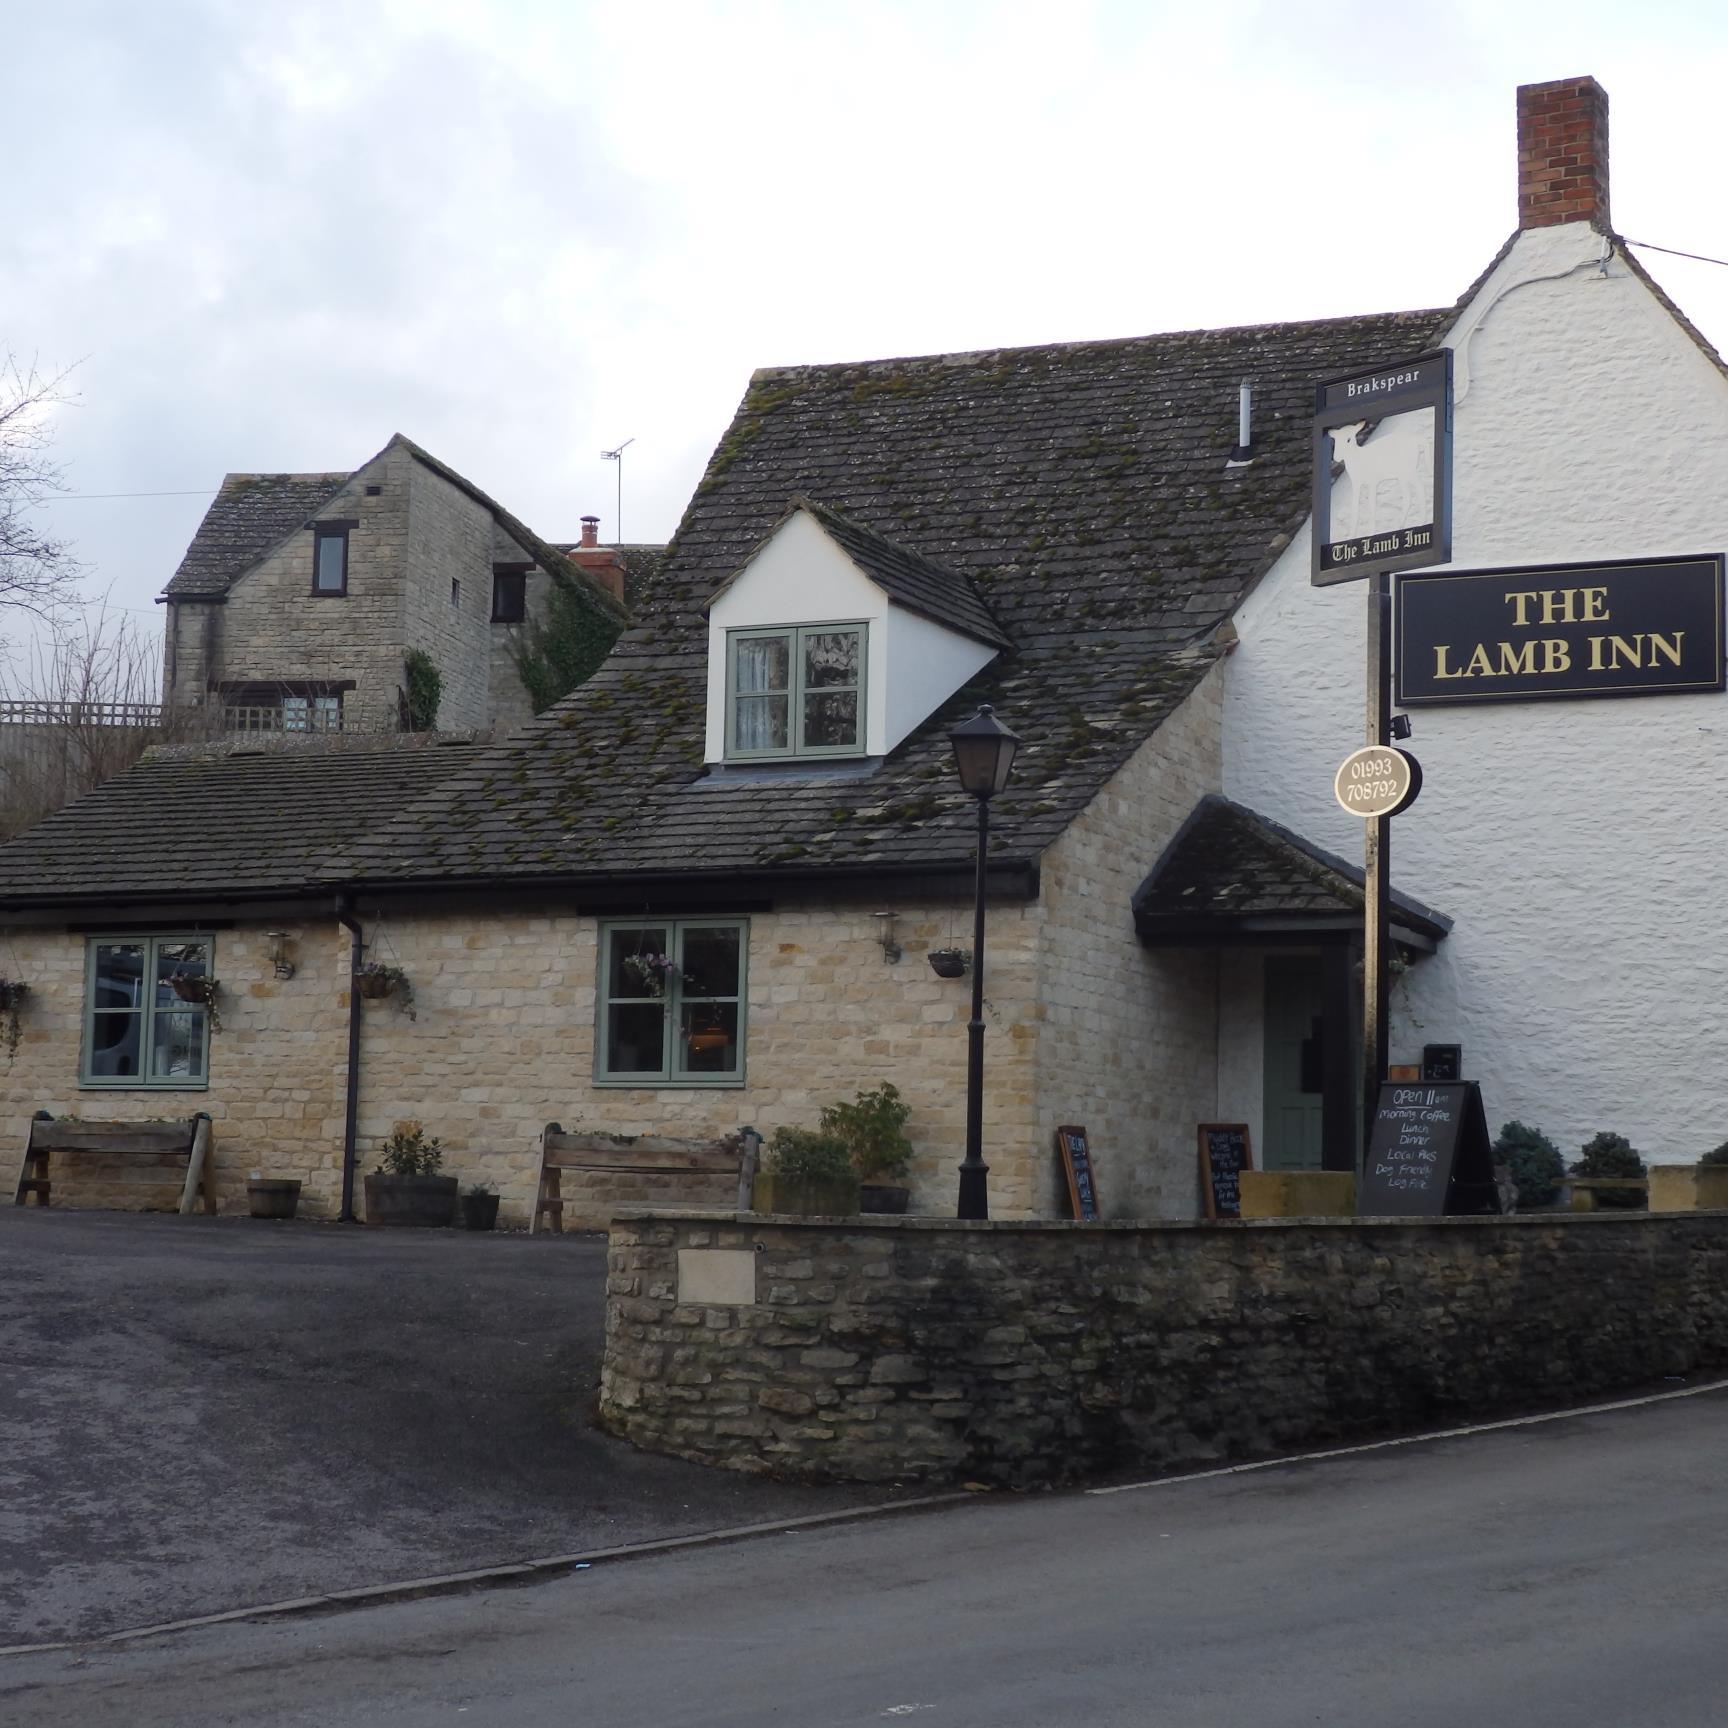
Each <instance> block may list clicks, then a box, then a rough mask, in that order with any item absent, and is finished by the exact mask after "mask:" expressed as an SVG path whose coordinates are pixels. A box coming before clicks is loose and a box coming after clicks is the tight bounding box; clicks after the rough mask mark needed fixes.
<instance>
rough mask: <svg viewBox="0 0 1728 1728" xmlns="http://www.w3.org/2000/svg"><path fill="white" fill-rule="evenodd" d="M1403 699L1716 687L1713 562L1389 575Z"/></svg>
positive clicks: (1717, 595)
mask: <svg viewBox="0 0 1728 1728" xmlns="http://www.w3.org/2000/svg"><path fill="white" fill-rule="evenodd" d="M1397 595H1398V639H1397V687H1398V700H1399V701H1400V702H1401V703H1410V704H1417V703H1423V702H1448V701H1470V700H1476V701H1493V700H1501V701H1507V700H1517V699H1528V698H1532V697H1542V696H1637V695H1657V694H1664V693H1667V694H1672V693H1674V692H1677V691H1685V690H1720V689H1722V688H1723V654H1724V642H1723V626H1722V559H1721V558H1720V557H1719V556H1711V557H1705V558H1675V559H1652V560H1650V561H1648V562H1644V563H1637V564H1602V565H1574V566H1569V567H1567V566H1561V567H1547V568H1541V569H1523V570H1507V571H1483V572H1469V573H1460V574H1455V575H1446V576H1406V577H1402V578H1400V579H1399V581H1398V584H1397Z"/></svg>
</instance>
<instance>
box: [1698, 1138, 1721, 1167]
mask: <svg viewBox="0 0 1728 1728" xmlns="http://www.w3.org/2000/svg"><path fill="white" fill-rule="evenodd" d="M1698 1162H1699V1163H1700V1164H1728V1140H1724V1141H1723V1142H1722V1144H1721V1145H1720V1146H1718V1147H1716V1149H1715V1150H1714V1151H1711V1152H1706V1153H1705V1154H1704V1156H1703V1157H1702V1158H1700V1159H1699V1160H1698Z"/></svg>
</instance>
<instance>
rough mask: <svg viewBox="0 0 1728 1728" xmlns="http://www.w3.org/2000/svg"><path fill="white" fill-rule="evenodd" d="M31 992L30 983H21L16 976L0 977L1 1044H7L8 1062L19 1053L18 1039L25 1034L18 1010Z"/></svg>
mask: <svg viewBox="0 0 1728 1728" xmlns="http://www.w3.org/2000/svg"><path fill="white" fill-rule="evenodd" d="M29 994H30V986H29V985H28V984H21V983H20V982H19V981H18V980H17V979H15V978H0V1044H4V1045H5V1046H6V1060H7V1061H8V1062H10V1061H11V1060H12V1058H13V1057H14V1056H16V1055H17V1054H18V1040H19V1039H20V1038H22V1037H23V1036H24V1032H23V1028H22V1027H21V1026H20V1025H19V1023H18V1011H19V1009H21V1008H22V1007H23V1006H24V998H25V997H26V996H28V995H29Z"/></svg>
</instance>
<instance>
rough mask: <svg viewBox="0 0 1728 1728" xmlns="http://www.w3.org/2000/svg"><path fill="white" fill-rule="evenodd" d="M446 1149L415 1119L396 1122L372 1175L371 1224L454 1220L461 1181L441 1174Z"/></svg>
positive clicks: (368, 1193) (369, 1187) (368, 1183)
mask: <svg viewBox="0 0 1728 1728" xmlns="http://www.w3.org/2000/svg"><path fill="white" fill-rule="evenodd" d="M443 1161H444V1153H443V1151H442V1150H441V1145H440V1142H439V1141H438V1139H437V1138H436V1136H432V1135H428V1134H427V1132H426V1130H425V1129H424V1128H422V1127H421V1126H420V1124H419V1123H418V1122H415V1121H413V1120H408V1121H403V1122H397V1123H394V1124H392V1127H391V1133H390V1138H389V1139H388V1140H386V1141H384V1143H383V1151H382V1156H381V1157H380V1158H379V1160H378V1168H377V1170H376V1171H374V1172H373V1173H372V1174H371V1175H370V1176H368V1177H367V1178H366V1222H367V1223H368V1224H422V1225H441V1224H450V1223H453V1222H454V1221H455V1217H456V1191H457V1181H456V1178H455V1177H454V1176H440V1175H439V1174H438V1166H439V1165H440V1164H442V1163H443Z"/></svg>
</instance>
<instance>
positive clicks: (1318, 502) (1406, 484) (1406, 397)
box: [1313, 351, 1452, 588]
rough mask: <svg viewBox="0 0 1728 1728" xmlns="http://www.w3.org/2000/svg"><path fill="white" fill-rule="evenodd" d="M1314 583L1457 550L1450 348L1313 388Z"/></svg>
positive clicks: (1417, 563)
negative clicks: (1455, 543) (1454, 529)
mask: <svg viewBox="0 0 1728 1728" xmlns="http://www.w3.org/2000/svg"><path fill="white" fill-rule="evenodd" d="M1313 526H1314V572H1313V574H1314V585H1315V586H1316V587H1317V588H1324V587H1326V586H1328V585H1329V584H1331V583H1333V582H1351V581H1354V580H1355V579H1356V578H1357V577H1358V576H1373V575H1376V574H1377V573H1379V572H1380V571H1382V570H1419V569H1422V568H1423V567H1424V566H1425V565H1429V564H1443V563H1445V561H1446V560H1447V559H1448V558H1450V557H1451V555H1452V356H1451V354H1450V353H1449V352H1446V351H1442V352H1440V353H1436V354H1422V355H1419V356H1418V357H1417V358H1416V359H1414V360H1403V361H1400V362H1399V363H1398V364H1397V365H1395V366H1380V367H1377V368H1376V369H1375V370H1374V371H1372V372H1357V373H1353V374H1351V376H1349V377H1348V378H1334V379H1332V380H1331V381H1330V382H1329V383H1325V384H1321V385H1319V386H1318V387H1317V389H1316V390H1315V393H1314V525H1313Z"/></svg>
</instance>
